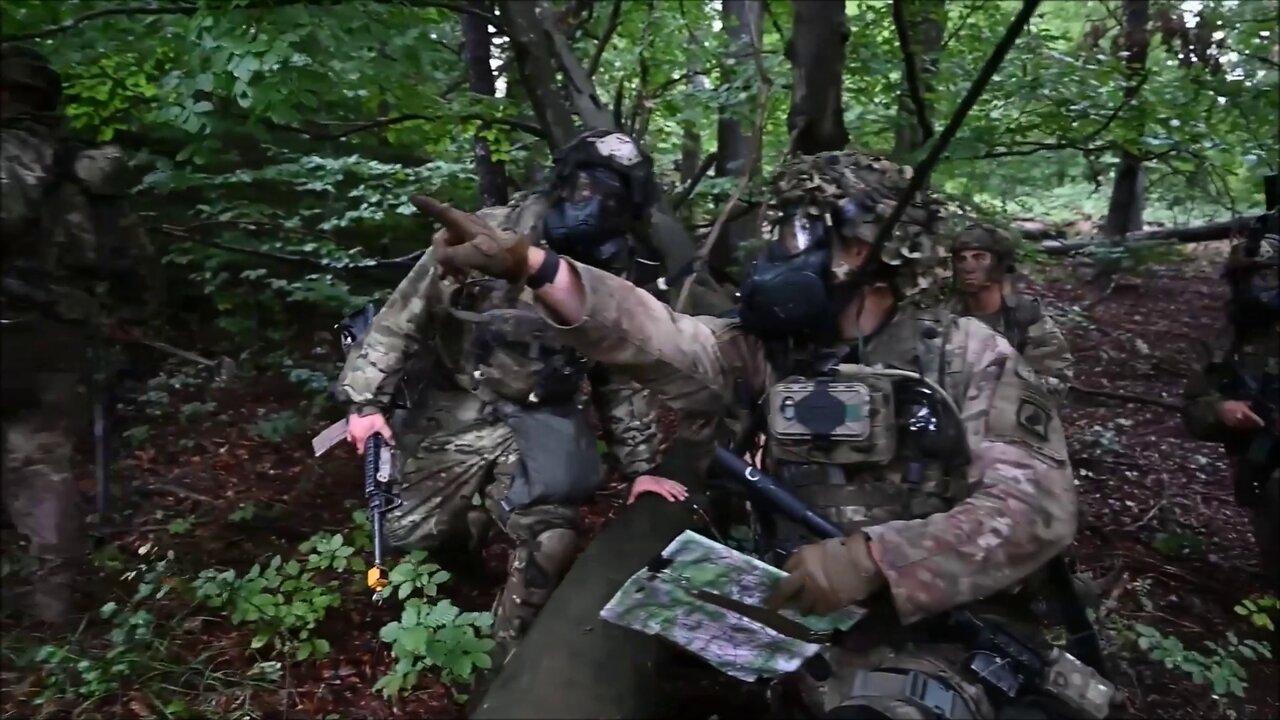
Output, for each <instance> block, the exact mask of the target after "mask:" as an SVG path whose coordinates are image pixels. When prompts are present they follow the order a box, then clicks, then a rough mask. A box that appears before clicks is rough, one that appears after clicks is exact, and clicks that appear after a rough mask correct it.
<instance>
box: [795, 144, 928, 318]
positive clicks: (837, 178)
mask: <svg viewBox="0 0 1280 720" xmlns="http://www.w3.org/2000/svg"><path fill="white" fill-rule="evenodd" d="M911 176H912V169H911V167H910V166H905V165H897V164H895V163H893V162H890V161H889V160H886V159H884V158H882V157H877V156H874V155H868V154H865V153H861V152H857V151H852V150H846V151H837V152H824V153H818V154H816V155H802V156H799V157H797V158H795V159H793V160H791V161H790V162H787V163H786V164H784V165H783V166H782V167H781V168H780V169H779V170H778V172H777V173H776V174H775V175H774V177H773V180H772V183H771V185H772V189H773V195H774V202H776V203H777V205H778V208H779V209H780V210H781V211H782V212H783V213H784V215H786V216H792V217H805V216H807V217H808V218H809V219H811V220H819V219H820V220H821V221H822V222H823V223H825V225H826V226H829V227H833V228H835V229H836V230H837V231H838V234H839V235H840V236H841V237H842V238H844V239H845V240H846V241H848V240H861V241H863V242H868V243H869V242H873V241H874V239H875V235H876V232H877V229H878V227H879V224H880V223H881V222H883V221H884V220H885V219H887V218H888V217H889V215H890V214H891V213H892V212H893V210H894V208H895V207H896V205H897V202H898V198H900V197H901V196H902V193H903V191H904V190H905V189H906V187H907V185H908V183H910V181H911ZM942 220H943V213H942V205H941V204H940V203H939V202H937V200H936V199H934V198H933V197H931V196H930V195H928V194H926V193H925V192H923V191H922V192H920V193H918V194H917V195H916V196H915V197H914V198H913V199H912V201H911V205H910V207H908V208H907V210H906V212H904V213H903V214H902V218H901V220H899V222H898V224H897V226H896V227H895V228H894V230H893V233H892V235H890V236H889V239H888V240H887V241H886V242H885V244H884V246H883V247H882V248H881V250H880V255H879V260H880V261H881V263H883V265H882V266H881V268H880V269H879V271H877V272H875V274H874V276H875V277H877V278H884V279H888V280H890V281H891V282H893V283H894V285H895V286H896V289H897V290H898V292H899V293H900V296H902V297H912V296H922V295H924V294H930V295H931V294H933V293H935V292H938V291H940V290H941V289H942V287H943V286H944V285H945V283H944V282H942V281H944V280H946V279H947V278H949V277H950V276H951V269H950V263H949V260H950V254H949V253H948V252H947V248H946V247H945V246H944V244H943V242H942V232H941V223H942ZM840 256H841V254H840V253H835V254H833V258H832V273H833V275H834V277H835V278H836V279H837V280H842V279H846V278H848V277H849V276H850V275H851V274H852V273H851V270H850V268H849V267H848V266H847V264H846V263H845V262H844V260H843V259H842V258H841V257H840Z"/></svg>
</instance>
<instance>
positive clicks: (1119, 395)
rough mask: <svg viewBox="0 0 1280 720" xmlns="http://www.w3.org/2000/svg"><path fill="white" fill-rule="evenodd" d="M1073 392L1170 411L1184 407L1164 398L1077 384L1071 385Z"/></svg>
mask: <svg viewBox="0 0 1280 720" xmlns="http://www.w3.org/2000/svg"><path fill="white" fill-rule="evenodd" d="M1071 392H1074V393H1080V394H1081V395H1093V396H1095V397H1102V398H1109V399H1111V400H1123V401H1125V402H1131V403H1140V404H1142V405H1155V406H1156V407H1162V408H1169V409H1170V410H1181V409H1182V405H1181V404H1180V403H1176V402H1174V401H1172V400H1165V399H1164V398H1155V397H1147V396H1146V395H1134V394H1132V393H1126V392H1120V391H1118V390H1104V389H1102V388H1088V387H1083V386H1080V385H1076V384H1075V383H1072V384H1071Z"/></svg>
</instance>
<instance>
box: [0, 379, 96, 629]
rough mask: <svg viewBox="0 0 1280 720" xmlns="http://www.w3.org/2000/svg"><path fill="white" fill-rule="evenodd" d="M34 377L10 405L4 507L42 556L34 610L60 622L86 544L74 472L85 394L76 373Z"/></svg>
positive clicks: (67, 607)
mask: <svg viewBox="0 0 1280 720" xmlns="http://www.w3.org/2000/svg"><path fill="white" fill-rule="evenodd" d="M33 380H34V381H35V382H34V384H33V386H32V387H31V388H30V389H29V392H28V393H26V394H27V395H28V398H29V399H30V402H27V403H23V404H22V405H20V406H18V407H16V408H14V407H8V406H7V407H6V408H5V416H4V420H3V447H4V483H3V497H4V510H5V512H6V513H7V514H8V516H9V519H10V520H11V521H12V522H13V524H14V526H15V527H16V528H17V529H18V531H19V532H20V533H22V534H23V535H25V536H26V537H27V540H28V543H29V552H30V554H31V555H32V556H33V557H34V558H35V560H36V567H37V578H36V581H35V584H34V586H33V587H32V589H31V595H30V598H29V600H30V604H31V607H30V611H31V614H32V615H34V616H35V617H36V618H37V619H40V620H44V621H46V622H54V623H57V622H61V621H63V620H65V619H66V618H67V616H68V615H69V614H70V611H71V601H72V597H71V588H72V583H73V581H74V578H75V573H76V565H77V564H78V562H79V561H80V560H82V559H83V557H84V555H85V554H86V552H87V551H88V545H87V538H86V536H85V533H84V517H83V510H82V508H81V502H80V491H79V488H78V487H77V486H76V481H75V477H74V475H73V473H72V469H73V457H74V444H75V436H76V433H75V432H74V430H73V428H74V426H73V424H72V422H73V421H74V420H75V419H76V418H78V417H81V415H80V413H78V412H77V410H78V409H81V403H79V402H77V400H79V399H80V397H81V395H80V388H79V377H78V376H77V375H76V374H74V373H41V374H39V375H37V376H35V377H34V378H33ZM6 404H7V403H6Z"/></svg>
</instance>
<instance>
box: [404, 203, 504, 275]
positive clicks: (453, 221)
mask: <svg viewBox="0 0 1280 720" xmlns="http://www.w3.org/2000/svg"><path fill="white" fill-rule="evenodd" d="M409 202H410V203H412V204H413V206H414V207H415V208H417V209H418V211H419V212H421V213H422V214H423V215H426V216H427V217H429V218H431V219H432V220H435V221H436V222H438V223H440V225H441V226H443V227H442V229H441V230H440V231H439V232H437V233H436V234H435V236H434V237H432V239H431V247H432V253H434V255H435V259H436V264H438V265H439V266H440V267H441V269H442V270H444V271H445V272H446V273H448V274H453V275H459V274H465V273H466V272H467V271H469V270H475V271H477V272H481V273H484V274H485V275H488V276H490V277H495V278H500V279H502V280H506V281H507V282H510V283H518V282H521V281H523V280H524V279H525V277H527V276H528V274H529V241H528V239H527V238H525V237H524V236H523V235H520V234H518V233H513V232H506V231H502V230H498V229H496V228H494V227H493V226H492V225H490V224H489V223H487V222H485V221H484V220H481V219H480V218H478V217H476V216H475V215H472V214H470V213H464V212H462V211H460V210H455V209H453V208H451V207H449V206H447V205H442V204H440V203H439V202H437V201H436V200H435V199H434V198H430V197H427V196H426V195H414V196H412V197H410V198H409Z"/></svg>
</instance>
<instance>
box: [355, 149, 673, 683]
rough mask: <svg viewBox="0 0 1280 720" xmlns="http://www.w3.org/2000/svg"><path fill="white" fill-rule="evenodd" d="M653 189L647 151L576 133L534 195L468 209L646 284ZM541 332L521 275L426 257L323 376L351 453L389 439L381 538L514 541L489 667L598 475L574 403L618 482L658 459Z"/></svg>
mask: <svg viewBox="0 0 1280 720" xmlns="http://www.w3.org/2000/svg"><path fill="white" fill-rule="evenodd" d="M656 192H657V188H656V186H655V180H654V177H653V163H652V160H651V159H650V158H649V156H648V154H647V153H645V152H644V151H643V150H642V149H641V148H640V147H639V146H638V145H637V144H636V143H635V142H634V141H633V140H632V139H631V138H630V137H627V136H626V135H623V134H621V133H610V132H590V133H586V134H584V135H582V136H581V137H579V138H578V139H576V140H575V141H574V142H573V143H571V144H570V145H569V146H567V147H566V148H564V149H563V150H562V151H561V152H560V153H558V154H557V156H556V166H555V172H554V182H553V185H552V187H551V189H550V190H549V191H547V192H541V193H532V194H526V195H524V196H521V197H517V198H516V199H514V200H513V202H512V203H510V204H509V205H507V206H506V207H492V208H485V209H483V210H481V211H480V212H479V213H478V215H479V217H482V218H484V219H485V222H487V223H490V224H492V225H493V226H494V227H500V228H503V230H504V231H506V232H512V233H519V234H521V235H522V236H524V237H528V238H530V241H531V242H533V243H536V244H538V245H539V246H542V247H546V248H548V249H553V250H554V251H556V252H558V253H562V254H563V255H565V256H567V257H574V258H577V259H579V260H580V261H581V262H582V263H584V264H586V265H589V266H591V267H595V268H598V269H599V270H600V271H601V272H604V273H606V274H610V275H611V276H617V277H627V278H634V279H635V280H636V281H639V282H653V280H654V278H656V277H658V276H660V275H661V274H662V273H664V272H666V269H665V268H664V267H663V266H662V265H661V264H660V263H659V262H658V260H657V259H655V258H654V252H653V251H652V246H653V244H652V243H651V242H650V241H649V240H650V239H649V238H648V236H647V234H648V233H649V232H650V223H649V218H650V212H651V210H652V206H653V203H654V201H655V199H656ZM679 241H680V238H674V239H672V238H663V242H666V243H674V242H679ZM683 241H684V242H685V243H689V240H688V238H687V237H685V238H684V239H683ZM691 252H692V251H691V250H690V253H691ZM553 330H554V329H553V328H552V327H551V326H549V325H548V324H547V323H546V322H545V321H543V320H542V318H541V317H539V315H538V314H537V312H536V310H535V307H534V305H533V303H532V294H531V291H530V290H529V289H527V288H526V286H525V284H524V283H523V282H521V281H515V282H504V281H502V280H494V279H491V278H486V277H483V276H480V275H475V274H473V275H470V276H468V275H447V274H445V273H441V272H439V271H438V268H437V267H436V262H435V260H434V259H433V258H432V251H428V252H427V253H426V255H425V256H424V257H423V258H422V260H420V261H419V262H418V263H417V265H416V266H415V267H414V268H413V270H412V271H410V273H409V275H408V277H406V278H405V279H404V281H403V282H401V283H400V285H399V287H397V288H396V290H395V292H394V293H393V294H392V295H391V297H390V299H389V300H388V301H387V303H386V305H385V306H384V307H383V308H382V310H381V311H380V312H379V313H378V314H377V316H376V317H375V318H373V321H372V324H371V326H370V327H369V330H368V333H367V335H365V336H364V337H363V338H362V339H361V340H360V341H359V342H357V343H355V344H354V345H353V346H352V347H351V348H350V349H349V351H348V355H347V361H346V364H345V367H344V368H343V371H342V374H341V376H340V377H339V379H338V382H337V384H336V390H337V392H338V394H339V396H340V397H341V398H342V399H343V400H344V401H345V402H346V403H348V404H349V407H350V410H349V415H348V433H347V437H348V439H349V440H350V441H351V442H352V443H353V444H354V445H355V446H356V448H357V449H358V450H359V451H360V452H363V448H364V445H365V441H366V440H367V439H368V438H369V437H370V436H371V435H372V434H373V433H381V434H382V436H383V437H384V438H386V439H387V440H388V441H389V442H391V443H393V444H394V446H395V449H396V453H395V455H396V459H395V483H394V486H395V487H397V488H398V489H399V491H400V499H401V501H402V502H401V504H400V505H399V506H398V507H396V508H395V509H393V510H391V511H390V513H389V515H388V517H387V524H388V525H387V537H388V539H389V540H390V541H391V543H392V544H393V545H395V546H398V547H402V548H419V547H422V548H430V549H436V548H441V547H444V546H455V547H456V546H457V544H458V543H459V542H461V541H465V542H467V543H469V545H470V546H471V549H472V550H474V549H475V548H476V547H477V546H478V545H479V544H480V543H482V542H483V541H484V539H485V538H486V537H487V534H488V530H489V527H490V525H491V523H492V521H493V520H496V521H497V522H498V523H499V524H500V525H501V527H502V528H503V529H504V530H505V531H506V532H507V533H508V534H509V535H510V536H511V537H512V538H513V539H514V540H515V543H516V546H515V549H514V551H513V552H512V555H511V561H510V567H509V575H508V580H507V585H506V587H505V588H504V589H503V591H502V594H501V595H500V597H499V598H498V600H497V604H496V607H495V614H496V619H495V635H496V637H497V639H498V642H499V647H498V652H497V653H495V658H496V660H497V662H498V663H501V662H502V661H504V660H505V658H506V657H507V656H508V655H509V653H510V651H512V650H514V648H515V645H516V643H517V641H518V639H519V638H520V637H521V636H522V635H523V633H524V632H525V630H526V628H527V626H528V625H529V623H530V622H532V621H533V619H534V617H535V616H536V615H537V613H538V611H539V610H540V609H541V608H542V606H543V604H545V603H546V601H547V598H548V597H549V596H550V594H551V592H552V591H553V590H554V588H555V587H556V585H557V584H558V583H559V581H560V579H561V578H562V577H563V576H564V573H565V572H566V571H567V570H568V568H569V565H570V564H571V562H572V561H573V558H574V556H575V554H576V551H577V539H578V534H577V531H578V519H579V505H580V504H581V503H582V502H583V501H584V500H586V499H588V498H589V497H591V495H593V494H594V493H595V491H596V490H597V489H598V488H599V487H600V485H601V484H602V482H603V481H604V479H605V472H604V466H603V464H602V461H601V456H600V452H599V450H598V448H597V442H596V434H595V432H594V431H593V429H592V425H591V422H590V417H589V414H588V413H589V411H588V410H587V409H586V407H585V406H586V405H587V404H588V402H589V403H590V405H591V406H592V409H593V410H594V411H595V414H596V416H597V417H598V419H599V421H600V423H599V424H600V425H601V426H602V428H603V432H604V435H605V439H606V445H607V449H608V451H609V454H610V456H611V458H612V459H613V460H614V461H615V463H616V465H617V466H618V468H619V469H620V471H621V472H622V473H623V474H624V475H625V476H627V477H628V478H630V479H635V478H637V477H641V476H644V475H645V474H646V473H647V472H648V471H649V470H650V469H651V468H653V467H654V466H655V465H656V464H657V462H658V436H657V428H656V425H655V423H654V421H653V419H652V417H651V415H652V408H651V406H650V402H649V397H648V393H647V392H645V391H643V390H642V389H641V388H639V387H638V386H637V385H635V384H634V383H630V382H627V381H622V380H619V381H615V380H614V379H612V378H610V377H609V376H608V374H607V373H605V372H604V369H603V368H600V367H598V366H593V365H592V364H591V363H589V362H587V361H586V360H585V359H584V358H583V357H582V356H581V355H579V354H578V353H576V352H574V351H573V350H572V349H570V348H568V347H565V346H563V345H562V343H561V342H560V341H559V339H558V338H557V337H556V336H555V333H554V331H553ZM584 381H589V385H590V393H589V395H590V397H589V398H588V397H587V396H584V395H583V387H584ZM397 406H398V407H397ZM393 408H395V412H394V413H392V410H393ZM475 498H480V499H481V500H482V504H481V505H477V504H476V503H474V502H473V499H475ZM455 541H458V542H455Z"/></svg>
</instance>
